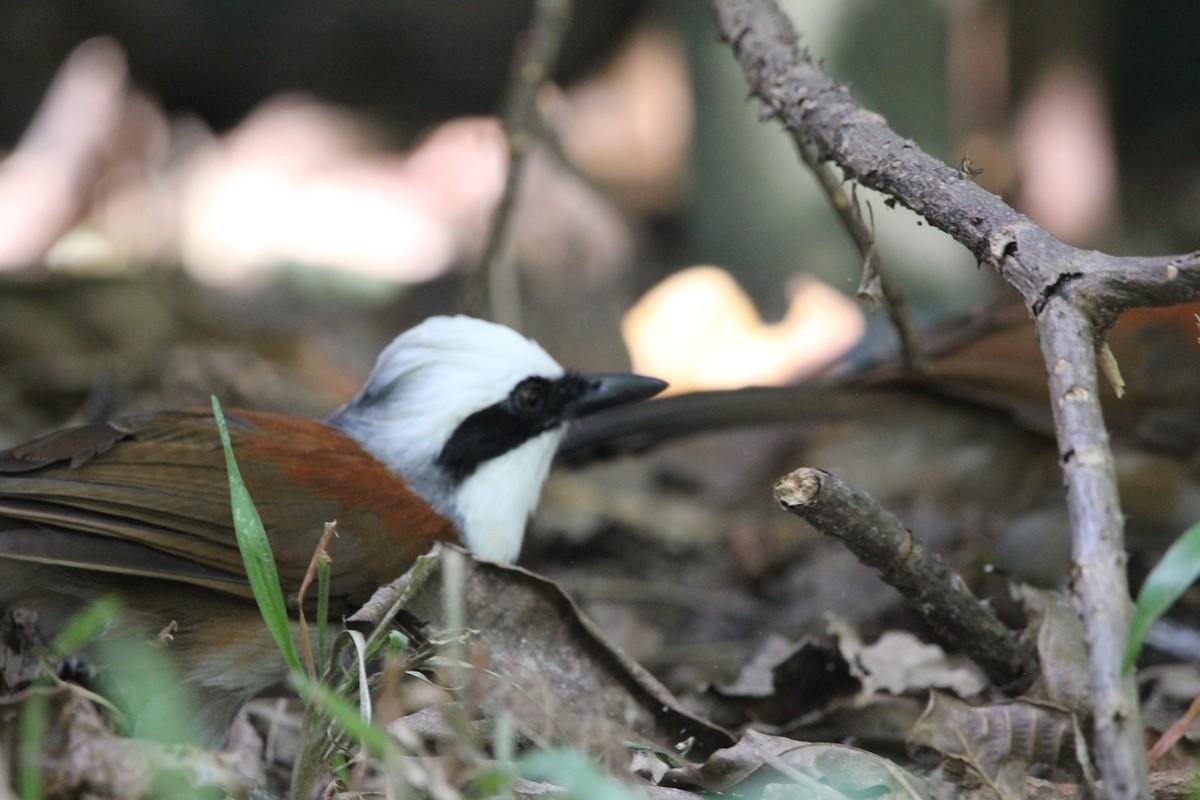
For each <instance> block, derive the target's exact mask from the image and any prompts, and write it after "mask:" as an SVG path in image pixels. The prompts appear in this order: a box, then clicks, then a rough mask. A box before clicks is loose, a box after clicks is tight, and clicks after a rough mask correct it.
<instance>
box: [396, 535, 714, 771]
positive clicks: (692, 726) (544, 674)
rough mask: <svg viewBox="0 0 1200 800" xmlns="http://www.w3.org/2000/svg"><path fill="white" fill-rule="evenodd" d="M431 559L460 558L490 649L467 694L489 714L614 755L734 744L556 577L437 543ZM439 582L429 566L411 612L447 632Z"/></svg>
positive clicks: (482, 641)
mask: <svg viewBox="0 0 1200 800" xmlns="http://www.w3.org/2000/svg"><path fill="white" fill-rule="evenodd" d="M434 556H435V557H436V558H437V559H438V561H439V563H444V562H445V561H446V560H447V559H448V558H453V557H459V558H461V559H462V562H463V571H464V578H465V579H464V581H463V586H462V596H461V600H462V608H463V617H464V620H465V624H466V627H467V628H468V629H469V630H470V631H471V636H470V644H471V646H472V647H473V648H475V647H477V648H479V649H480V650H482V651H483V652H484V653H485V654H486V666H484V667H483V668H479V667H480V665H479V664H478V663H472V664H471V665H469V666H470V668H471V669H473V675H472V682H471V692H470V696H471V697H472V698H473V699H476V698H477V699H478V701H479V703H480V705H481V706H482V708H483V709H484V710H485V711H487V712H496V711H499V710H501V709H503V710H504V711H506V712H507V713H509V714H510V715H511V716H512V717H513V718H514V720H515V722H516V725H517V728H518V730H519V731H520V732H521V733H522V734H523V735H524V736H526V737H528V738H529V739H530V740H531V741H533V742H535V743H538V744H549V743H565V744H570V745H572V746H575V747H578V748H580V749H582V750H585V751H587V752H593V753H608V754H611V753H614V752H616V751H618V750H620V749H621V748H623V746H624V743H625V742H629V741H633V742H638V743H644V744H649V745H651V746H654V747H656V748H660V749H662V750H664V751H667V752H679V750H678V749H677V748H678V746H680V745H683V746H690V747H691V748H693V750H694V752H696V753H699V754H701V755H703V754H707V753H711V752H712V751H713V750H715V749H717V748H719V747H724V746H727V745H728V744H729V743H730V742H731V741H732V737H731V736H730V735H729V734H728V733H727V732H725V731H723V730H721V729H720V728H718V727H716V726H714V725H710V724H709V723H707V722H705V721H703V720H701V719H700V718H699V717H696V716H694V715H692V714H691V713H690V712H688V711H687V710H686V709H684V708H683V707H682V706H681V705H680V704H679V702H678V701H677V700H675V698H674V697H672V696H671V694H670V693H669V692H668V691H667V690H666V688H664V687H663V686H662V685H661V684H660V683H658V681H656V680H655V679H654V678H653V677H652V676H651V675H650V674H649V673H648V672H646V671H645V670H644V669H642V668H641V667H640V666H638V665H637V664H636V663H634V662H633V661H632V660H631V659H629V658H628V657H627V656H626V655H625V654H624V653H622V652H621V651H620V650H618V649H617V648H616V647H615V646H614V645H612V644H610V643H609V642H608V641H607V640H606V639H605V638H604V637H603V636H602V635H601V634H600V632H599V631H598V630H597V629H596V628H595V626H594V625H593V624H592V623H591V621H590V620H588V619H587V617H585V616H583V615H582V614H581V613H580V611H579V609H578V608H576V606H575V604H574V603H573V602H571V600H570V599H569V598H568V597H567V596H566V595H565V594H563V592H562V590H561V589H559V588H558V586H556V585H555V584H553V583H551V582H550V581H548V580H546V579H545V578H542V577H540V576H537V575H535V574H533V573H531V572H528V571H527V570H523V569H520V568H518V567H509V566H503V565H500V564H494V563H491V562H486V561H476V560H475V559H472V558H470V557H469V556H467V555H466V554H465V553H463V552H462V551H460V550H459V549H458V548H453V547H449V546H439V547H438V548H436V549H435V550H434ZM404 580H405V579H402V581H404ZM398 583H400V582H398ZM443 585H444V584H443V578H442V570H440V569H433V570H430V573H429V578H428V579H427V580H425V581H424V582H423V583H422V584H421V586H420V587H419V588H417V589H416V590H415V592H414V594H413V596H412V597H411V599H410V602H409V604H408V606H407V610H408V611H409V612H410V613H412V614H414V615H415V616H417V617H418V618H420V619H422V620H424V621H425V622H427V623H429V624H430V625H432V626H433V627H435V628H442V629H445V628H446V627H447V624H448V619H447V617H448V614H447V611H446V607H447V603H446V598H445V597H444V596H443ZM473 661H474V660H473Z"/></svg>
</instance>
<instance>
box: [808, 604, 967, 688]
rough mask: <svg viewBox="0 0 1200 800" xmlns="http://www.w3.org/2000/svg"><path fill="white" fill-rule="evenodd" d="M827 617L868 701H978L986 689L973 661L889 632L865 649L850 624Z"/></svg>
mask: <svg viewBox="0 0 1200 800" xmlns="http://www.w3.org/2000/svg"><path fill="white" fill-rule="evenodd" d="M826 617H827V619H828V621H829V632H830V633H832V634H834V635H835V636H837V639H838V648H839V649H840V650H841V653H842V657H843V658H844V659H846V663H847V664H849V666H850V674H851V675H853V676H854V677H856V678H858V680H859V681H861V682H862V694H863V697H864V698H865V697H870V696H871V695H873V694H876V693H877V692H887V693H889V694H895V695H899V694H904V693H905V692H912V691H919V692H924V691H925V690H927V689H946V690H949V691H952V692H954V693H955V694H956V695H958V696H959V697H974V696H975V695H977V694H979V693H980V692H981V691H983V688H984V687H985V686H987V678H985V677H984V676H983V673H981V672H980V671H979V668H978V667H976V666H975V665H974V664H972V663H971V662H970V661H968V660H967V659H965V658H961V657H957V658H955V657H951V656H947V655H946V651H945V650H943V649H942V648H940V647H938V646H937V645H935V644H926V643H924V642H922V641H921V640H920V639H918V638H917V637H915V636H913V635H912V634H911V633H908V632H906V631H887V632H886V633H884V634H883V635H882V636H880V637H879V639H878V640H876V641H875V642H874V643H873V644H863V641H862V639H861V638H860V637H859V635H858V631H857V629H855V627H854V626H853V625H851V624H850V623H849V622H847V621H846V620H843V619H842V618H841V617H839V616H837V615H835V614H832V613H830V614H827V615H826Z"/></svg>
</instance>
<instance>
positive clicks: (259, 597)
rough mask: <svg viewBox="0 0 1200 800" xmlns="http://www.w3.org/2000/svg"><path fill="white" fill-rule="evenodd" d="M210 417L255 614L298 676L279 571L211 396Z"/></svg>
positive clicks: (297, 664)
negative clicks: (221, 449) (225, 472)
mask: <svg viewBox="0 0 1200 800" xmlns="http://www.w3.org/2000/svg"><path fill="white" fill-rule="evenodd" d="M212 407H213V416H214V417H216V420H217V430H218V431H220V433H221V446H222V447H224V448H225V465H226V467H227V468H228V470H229V499H230V504H231V505H232V507H233V527H234V530H235V531H236V532H237V543H238V549H239V550H240V551H241V553H242V561H243V562H244V563H245V565H246V577H248V578H249V579H250V588H251V589H252V590H253V591H254V599H255V600H256V601H258V608H259V611H260V612H262V616H263V619H264V620H265V621H266V623H267V628H269V629H270V631H271V635H272V636H273V637H275V643H276V644H277V645H279V651H280V652H281V653H283V659H284V661H286V662H287V665H288V668H289V669H291V671H292V674H293V675H300V674H302V672H303V670H302V668H301V666H300V657H299V656H298V655H297V654H296V645H295V643H294V642H293V641H292V626H291V623H290V621H289V620H288V613H287V604H285V603H284V601H283V589H281V588H280V586H279V571H278V570H277V569H276V568H275V556H274V555H272V554H271V543H270V542H269V541H267V532H266V530H265V529H264V528H263V524H262V519H261V518H260V517H259V516H258V509H256V508H255V507H254V501H253V500H251V499H250V492H249V491H247V490H246V484H245V483H243V482H242V474H241V472H240V471H239V470H238V465H237V460H236V459H235V458H234V457H233V445H232V444H230V441H229V428H228V427H227V426H226V425H225V415H224V414H222V413H221V404H220V403H219V402H217V398H216V396H215V395H214V396H213V398H212Z"/></svg>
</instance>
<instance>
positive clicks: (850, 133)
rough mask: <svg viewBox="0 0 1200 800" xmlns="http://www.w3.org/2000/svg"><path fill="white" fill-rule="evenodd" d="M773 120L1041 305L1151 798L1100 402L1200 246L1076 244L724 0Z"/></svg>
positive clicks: (1121, 708) (787, 38) (1109, 696)
mask: <svg viewBox="0 0 1200 800" xmlns="http://www.w3.org/2000/svg"><path fill="white" fill-rule="evenodd" d="M710 5H711V7H712V9H713V11H714V13H715V15H716V18H717V24H718V28H719V30H720V34H721V37H722V39H724V40H725V41H726V42H727V43H728V44H729V46H730V47H731V49H732V50H733V53H734V56H735V57H736V58H737V60H738V63H739V64H740V65H741V67H742V70H743V71H744V72H745V75H746V79H747V81H748V82H749V84H750V87H751V90H752V92H753V93H754V95H755V96H757V97H758V99H759V101H760V102H761V109H760V113H761V116H763V117H764V118H769V117H775V118H777V119H779V120H780V121H781V122H782V123H783V124H784V126H785V127H786V128H787V130H788V132H789V133H790V134H792V135H793V136H798V137H800V138H801V139H802V140H803V141H805V142H807V143H808V144H809V145H810V146H812V147H813V148H815V150H816V152H817V154H818V156H819V158H821V159H823V160H829V161H833V162H834V163H836V164H837V165H838V166H839V167H841V169H842V171H843V173H844V174H845V175H846V176H847V177H850V178H853V179H855V180H857V181H858V182H859V183H861V184H862V185H864V186H868V187H871V188H873V189H877V190H879V191H881V192H884V193H886V194H889V195H891V196H892V197H894V198H896V199H897V200H898V201H899V202H901V203H903V204H904V205H905V206H907V207H908V208H910V209H912V210H913V211H916V212H917V213H918V214H921V215H922V216H923V217H924V218H925V219H926V220H927V221H928V222H929V223H930V224H931V225H933V226H934V227H937V228H939V229H941V230H943V231H945V232H946V233H948V234H950V235H951V236H952V237H954V238H955V239H956V240H957V241H959V242H960V243H962V244H963V245H964V246H965V247H967V248H968V249H969V250H970V251H971V252H972V253H973V254H974V255H975V257H976V259H978V260H979V261H980V262H983V263H986V264H989V265H990V266H992V267H993V268H995V269H996V271H997V272H998V273H999V274H1000V275H1001V277H1003V278H1004V279H1005V280H1006V281H1008V283H1010V284H1011V285H1012V286H1013V287H1014V288H1015V289H1016V290H1017V291H1019V292H1020V293H1021V296H1022V297H1023V298H1024V300H1025V304H1026V306H1027V307H1028V308H1029V310H1030V311H1031V312H1032V314H1033V315H1034V317H1035V319H1036V322H1037V327H1038V337H1039V341H1040V342H1041V346H1042V353H1043V357H1044V360H1045V362H1046V367H1047V373H1048V375H1049V382H1050V395H1051V404H1052V406H1053V408H1054V415H1055V429H1056V433H1057V439H1058V447H1059V454H1060V458H1061V462H1062V466H1063V471H1064V474H1065V477H1066V484H1067V502H1068V508H1069V510H1070V515H1071V523H1072V535H1073V545H1072V551H1073V556H1074V559H1075V572H1074V576H1073V581H1072V587H1073V592H1074V597H1075V603H1076V607H1077V608H1078V610H1079V612H1080V614H1081V615H1082V617H1083V621H1084V627H1085V631H1086V634H1087V638H1088V644H1089V665H1088V669H1089V673H1090V677H1091V683H1092V690H1093V698H1094V699H1093V702H1094V707H1093V709H1092V712H1093V715H1094V718H1095V739H1096V747H1095V751H1096V754H1097V758H1098V761H1099V766H1100V772H1101V776H1102V777H1103V779H1104V789H1103V793H1104V795H1105V796H1106V797H1109V798H1133V797H1148V796H1149V789H1148V783H1147V774H1146V766H1145V760H1144V757H1143V754H1144V751H1145V743H1144V741H1143V739H1142V728H1141V720H1140V713H1139V709H1138V705H1137V695H1136V687H1135V685H1134V681H1133V678H1132V676H1123V675H1122V674H1121V660H1122V655H1123V651H1124V646H1125V641H1126V636H1127V632H1128V623H1129V616H1130V601H1129V592H1128V587H1127V585H1126V581H1125V574H1124V563H1125V548H1124V540H1123V536H1124V533H1123V520H1122V518H1121V512H1120V504H1119V501H1118V499H1117V486H1116V479H1115V477H1114V476H1115V473H1114V468H1113V460H1112V451H1111V449H1110V447H1109V443H1108V433H1107V431H1106V430H1105V427H1104V424H1103V417H1102V415H1101V411H1100V402H1099V385H1098V380H1097V377H1096V376H1097V370H1096V348H1097V346H1098V345H1099V343H1100V342H1101V340H1102V337H1103V335H1104V333H1105V332H1106V331H1107V330H1108V328H1109V326H1111V325H1112V323H1113V321H1114V320H1115V319H1116V317H1117V316H1118V315H1119V314H1120V313H1121V312H1122V311H1124V310H1126V309H1129V308H1134V307H1139V306H1160V305H1171V304H1174V303H1181V302H1185V301H1188V300H1195V299H1197V297H1198V296H1200V253H1190V254H1187V255H1181V256H1173V257H1166V258H1118V257H1115V256H1110V255H1106V254H1104V253H1098V252H1095V251H1085V250H1080V249H1078V248H1074V247H1071V246H1070V245H1067V244H1065V243H1064V242H1061V241H1059V240H1058V239H1056V238H1054V237H1053V236H1051V235H1050V234H1049V233H1047V232H1046V231H1044V230H1042V229H1041V228H1039V227H1038V226H1037V225H1036V224H1035V223H1034V222H1033V221H1031V220H1030V219H1029V218H1027V217H1025V216H1024V215H1023V214H1020V213H1018V212H1017V211H1015V210H1014V209H1013V208H1011V207H1009V206H1008V205H1006V204H1005V203H1004V202H1003V201H1002V200H1000V198H998V197H996V196H995V195H993V194H990V193H989V192H987V191H986V190H984V189H983V188H981V187H980V186H978V185H976V184H975V183H974V182H972V181H971V180H970V178H969V175H967V174H964V172H963V171H962V170H960V169H956V168H954V167H951V166H949V165H947V164H944V163H942V162H940V161H938V160H937V159H934V158H933V157H931V156H929V155H928V154H926V153H924V152H922V151H921V149H920V148H918V147H917V146H916V144H914V143H913V142H912V141H910V140H906V139H902V138H901V137H900V136H898V135H897V134H896V133H895V132H893V131H892V130H891V129H890V128H888V126H887V124H886V122H885V121H884V120H883V118H882V117H880V116H879V115H878V114H875V113H872V112H870V111H868V110H866V109H864V108H863V107H862V106H861V105H859V104H858V102H856V101H855V100H854V98H853V97H851V95H850V92H849V91H848V90H847V89H846V88H845V87H843V86H840V85H838V84H837V83H836V82H835V81H834V80H833V79H832V78H831V77H830V76H829V75H828V74H826V73H825V72H824V70H822V69H821V68H820V66H818V65H817V64H816V63H815V62H814V61H813V60H812V59H811V57H810V56H809V55H808V53H807V52H805V51H803V50H801V49H800V48H799V47H798V46H797V44H796V32H795V30H794V28H793V27H792V24H791V22H790V21H789V20H788V18H787V17H786V16H785V15H784V14H783V13H782V12H781V11H780V10H779V8H778V7H777V6H776V5H775V3H774V2H773V0H710Z"/></svg>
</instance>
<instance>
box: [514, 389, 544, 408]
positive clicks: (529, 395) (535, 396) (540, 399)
mask: <svg viewBox="0 0 1200 800" xmlns="http://www.w3.org/2000/svg"><path fill="white" fill-rule="evenodd" d="M513 402H514V405H515V406H516V408H517V410H518V411H520V412H521V413H522V414H537V413H539V412H541V410H542V409H543V408H545V407H546V386H545V384H543V383H542V382H541V381H526V382H524V383H522V384H521V385H520V386H518V387H517V388H516V389H515V390H514V391H513Z"/></svg>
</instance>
